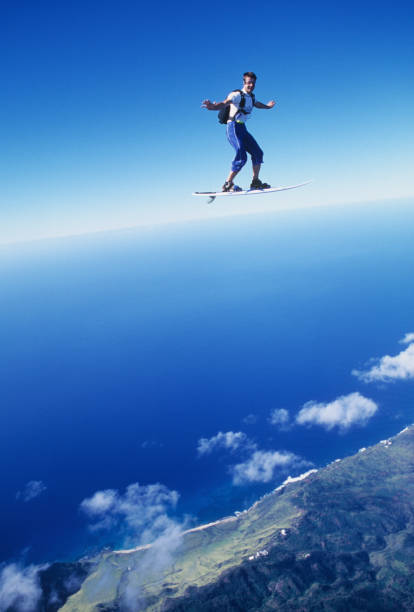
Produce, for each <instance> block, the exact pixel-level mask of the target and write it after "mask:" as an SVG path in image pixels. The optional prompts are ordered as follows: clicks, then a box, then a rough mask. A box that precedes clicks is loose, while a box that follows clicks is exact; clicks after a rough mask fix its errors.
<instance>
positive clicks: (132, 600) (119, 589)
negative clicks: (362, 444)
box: [43, 426, 414, 612]
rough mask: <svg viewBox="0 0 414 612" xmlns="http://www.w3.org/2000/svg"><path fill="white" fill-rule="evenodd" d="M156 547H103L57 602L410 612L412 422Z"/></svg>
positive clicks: (413, 588)
mask: <svg viewBox="0 0 414 612" xmlns="http://www.w3.org/2000/svg"><path fill="white" fill-rule="evenodd" d="M160 552H162V551H158V553H160ZM154 554H155V551H153V550H151V547H146V548H140V549H135V550H132V551H117V552H115V551H113V552H105V553H103V554H102V555H100V556H99V557H98V558H97V559H95V560H94V561H92V570H91V571H90V574H89V576H88V577H87V578H86V579H85V580H84V582H83V584H82V586H81V588H80V590H79V591H77V592H76V593H74V594H72V595H71V596H70V597H69V599H68V600H67V601H66V604H65V605H63V607H61V608H60V609H61V610H62V611H63V612H92V611H95V612H96V611H97V610H100V611H106V612H110V611H111V612H116V611H121V610H123V609H128V610H141V609H145V610H151V611H154V612H155V611H174V612H175V611H184V610H185V611H191V610H194V611H196V610H229V611H230V610H272V609H278V610H283V611H292V612H293V610H295V611H297V610H303V611H305V610H306V611H307V612H308V611H309V610H318V611H319V610H326V611H328V610H329V611H337V610H344V611H345V610H346V611H347V612H348V611H349V610H361V611H362V610H364V611H365V610H373V611H374V610H375V611H376V612H378V611H382V610H383V611H388V610H389V611H391V610H396V609H399V610H413V609H414V584H413V581H412V579H411V576H412V575H413V573H414V427H413V426H412V427H410V428H406V429H405V430H403V431H402V432H401V433H400V434H398V435H397V436H395V437H394V438H391V439H390V440H386V441H382V442H380V443H379V444H377V445H375V446H372V447H370V448H367V449H361V451H360V452H359V453H357V454H356V455H354V456H352V457H348V458H346V459H343V460H340V461H339V460H337V461H334V462H333V463H331V464H330V465H328V466H327V467H325V468H324V469H321V470H319V471H317V472H316V471H311V472H310V473H308V474H307V475H306V477H305V478H303V479H301V480H299V479H296V480H295V481H293V482H289V483H287V484H285V485H284V486H281V487H278V488H277V489H276V490H275V491H273V492H272V493H270V494H269V495H266V496H265V497H264V498H262V499H261V500H260V501H258V502H256V503H255V504H254V505H253V506H252V507H251V508H250V509H249V510H248V511H245V512H243V513H241V514H239V515H238V516H234V517H228V518H227V519H224V520H223V521H218V522H216V523H213V524H211V525H209V526H205V527H202V528H197V529H193V530H190V531H188V532H186V533H185V534H184V535H183V537H182V543H181V545H180V546H179V547H178V549H177V550H175V552H174V554H173V555H172V556H171V559H170V562H169V563H168V564H167V565H165V564H164V565H163V566H162V569H159V568H160V564H159V563H158V564H157V563H154V558H155V557H154ZM58 565H59V564H55V565H54V566H52V568H55V567H56V566H58ZM156 567H158V570H157V571H156V570H155V568H156ZM49 571H50V570H49ZM126 602H128V605H129V608H126V607H125V606H126ZM43 609H50V610H52V608H50V607H46V608H43ZM53 609H57V608H56V607H54V608H53Z"/></svg>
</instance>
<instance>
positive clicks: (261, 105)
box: [254, 100, 276, 109]
mask: <svg viewBox="0 0 414 612" xmlns="http://www.w3.org/2000/svg"><path fill="white" fill-rule="evenodd" d="M275 104H276V102H275V101H274V100H270V102H268V103H267V104H263V103H262V102H259V101H258V100H256V101H255V103H254V105H255V107H256V108H267V109H269V108H273V107H274V105H275Z"/></svg>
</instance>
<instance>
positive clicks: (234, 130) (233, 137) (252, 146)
mask: <svg viewBox="0 0 414 612" xmlns="http://www.w3.org/2000/svg"><path fill="white" fill-rule="evenodd" d="M227 138H228V141H229V143H230V144H231V146H232V147H234V148H235V149H236V157H235V158H234V159H233V162H232V164H231V169H232V171H233V172H238V171H239V170H241V169H242V168H243V166H244V164H245V163H246V162H247V153H250V155H251V157H252V164H253V166H256V165H257V164H262V163H263V151H262V149H261V148H260V147H259V145H258V144H257V142H256V141H255V139H254V138H253V136H252V135H251V134H249V132H248V131H247V129H246V126H245V124H244V123H237V122H236V121H231V122H230V123H228V124H227Z"/></svg>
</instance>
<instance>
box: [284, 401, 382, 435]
mask: <svg viewBox="0 0 414 612" xmlns="http://www.w3.org/2000/svg"><path fill="white" fill-rule="evenodd" d="M377 409H378V406H377V404H376V403H375V402H373V401H372V400H370V399H369V398H367V397H364V396H363V395H361V394H360V393H351V394H350V395H343V396H341V397H338V398H337V399H335V400H334V401H333V402H330V403H328V404H323V403H317V402H307V403H306V404H305V405H304V406H303V408H302V409H301V410H300V412H299V414H298V415H297V417H296V422H297V423H298V424H299V425H322V426H323V427H325V428H326V429H332V428H333V427H340V428H341V429H348V427H350V426H351V425H364V424H365V423H366V422H367V421H368V419H370V418H371V417H372V416H373V415H374V414H375V413H376V411H377Z"/></svg>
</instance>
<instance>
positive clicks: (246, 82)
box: [243, 77, 256, 93]
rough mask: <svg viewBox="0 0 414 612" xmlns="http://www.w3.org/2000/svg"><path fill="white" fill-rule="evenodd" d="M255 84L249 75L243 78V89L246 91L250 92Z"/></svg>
mask: <svg viewBox="0 0 414 612" xmlns="http://www.w3.org/2000/svg"><path fill="white" fill-rule="evenodd" d="M255 85H256V81H255V80H254V79H252V78H250V77H246V78H245V79H244V88H243V89H244V90H245V91H247V93H252V91H253V89H254V86H255Z"/></svg>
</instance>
